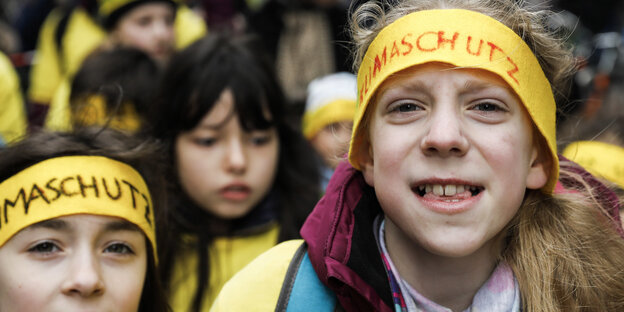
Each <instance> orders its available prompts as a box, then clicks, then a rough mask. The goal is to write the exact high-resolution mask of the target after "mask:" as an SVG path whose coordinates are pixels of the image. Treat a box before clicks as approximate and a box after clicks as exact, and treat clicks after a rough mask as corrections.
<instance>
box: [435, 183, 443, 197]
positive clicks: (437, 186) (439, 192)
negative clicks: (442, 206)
mask: <svg viewBox="0 0 624 312" xmlns="http://www.w3.org/2000/svg"><path fill="white" fill-rule="evenodd" d="M433 194H435V195H438V196H442V195H444V188H443V187H442V185H440V184H434V185H433Z"/></svg>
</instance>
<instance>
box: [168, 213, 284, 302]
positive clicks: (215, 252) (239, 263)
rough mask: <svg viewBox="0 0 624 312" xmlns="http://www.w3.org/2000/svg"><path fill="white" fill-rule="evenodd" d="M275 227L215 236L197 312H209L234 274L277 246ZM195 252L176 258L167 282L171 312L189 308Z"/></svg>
mask: <svg viewBox="0 0 624 312" xmlns="http://www.w3.org/2000/svg"><path fill="white" fill-rule="evenodd" d="M278 234H279V226H278V225H277V224H273V225H271V226H270V228H269V229H267V230H265V231H262V232H260V233H258V234H254V235H249V236H234V237H218V238H216V239H215V241H214V242H213V243H212V244H211V245H210V247H209V250H208V252H209V258H210V259H209V261H210V282H209V286H208V287H207V289H206V291H205V292H204V298H203V302H202V309H201V311H209V309H210V306H211V305H212V303H213V301H214V300H215V298H216V297H217V295H218V294H219V291H220V290H221V288H222V287H223V285H224V284H225V282H227V281H228V280H229V279H230V278H231V277H232V276H233V275H234V274H235V273H237V272H238V271H240V270H241V269H242V268H243V267H244V266H245V265H247V264H248V263H249V262H251V261H252V260H253V259H255V258H256V257H257V256H259V255H260V254H262V253H264V252H265V251H267V250H269V249H270V248H271V247H273V246H275V245H276V244H277V236H278ZM197 261H198V258H197V253H196V252H195V251H193V250H189V251H188V252H187V253H185V254H184V255H182V256H180V257H178V258H177V259H176V263H175V266H174V273H173V278H172V280H171V288H172V292H171V299H170V300H169V304H170V305H171V308H172V309H173V311H174V312H186V311H189V308H190V307H191V306H192V302H193V296H194V295H195V289H196V287H197Z"/></svg>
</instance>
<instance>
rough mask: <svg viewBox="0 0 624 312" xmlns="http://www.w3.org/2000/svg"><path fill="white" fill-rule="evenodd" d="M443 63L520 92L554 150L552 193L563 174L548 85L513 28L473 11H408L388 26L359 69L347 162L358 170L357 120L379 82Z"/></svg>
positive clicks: (548, 187) (549, 187)
mask: <svg viewBox="0 0 624 312" xmlns="http://www.w3.org/2000/svg"><path fill="white" fill-rule="evenodd" d="M429 62H443V63H448V64H452V65H455V66H457V67H467V68H477V69H484V70H487V71H490V72H492V73H494V74H497V75H498V76H500V77H501V78H502V79H503V80H505V81H506V82H507V84H509V86H510V87H511V88H512V89H513V90H514V91H515V92H516V94H517V95H518V97H519V98H520V100H521V101H522V103H523V104H524V106H525V107H526V109H527V111H528V112H529V115H530V116H531V119H532V120H533V122H534V123H535V125H536V126H537V128H538V130H539V132H540V133H541V134H542V135H543V136H544V138H545V140H546V142H547V143H548V147H549V149H550V152H551V158H552V162H553V169H552V172H550V175H549V179H548V182H547V183H546V185H545V186H544V187H543V188H542V191H544V192H546V193H552V190H553V189H554V186H555V184H556V182H557V179H558V176H559V162H558V159H557V148H556V134H555V111H556V105H555V100H554V97H553V93H552V90H551V86H550V83H549V82H548V79H547V78H546V76H545V75H544V72H543V71H542V68H541V67H540V64H539V62H538V61H537V58H536V57H535V55H534V54H533V52H532V51H531V49H530V48H529V47H528V46H527V45H526V43H525V42H524V41H523V40H522V38H520V37H519V36H518V35H517V34H516V33H515V32H514V31H513V30H511V29H510V28H508V27H507V26H505V25H503V24H502V23H500V22H498V21H497V20H495V19H493V18H491V17H489V16H486V15H483V14H481V13H477V12H474V11H469V10H461V9H441V10H426V11H419V12H414V13H411V14H408V15H406V16H404V17H401V18H400V19H398V20H396V21H395V22H393V23H392V24H390V25H388V26H387V27H385V28H384V29H383V30H382V31H381V32H380V33H379V34H378V35H377V37H376V38H375V40H373V42H372V43H371V45H370V46H369V48H368V50H367V51H366V55H365V56H364V59H363V61H362V64H361V66H360V69H359V71H358V79H357V80H358V104H357V105H356V114H355V117H354V124H353V133H352V138H351V146H350V148H349V161H350V162H351V164H352V165H353V166H354V167H355V168H356V169H360V168H359V161H358V159H357V153H353V150H354V146H353V145H354V144H358V142H360V140H359V139H358V140H356V138H359V137H360V136H363V135H364V133H359V131H360V130H361V129H359V124H360V122H361V120H362V117H363V116H364V112H365V111H366V107H367V106H368V104H369V102H370V99H371V97H372V96H373V95H374V94H375V91H376V90H377V88H378V87H379V86H380V85H381V83H382V82H383V81H384V80H386V79H387V78H388V77H390V76H391V75H392V74H394V73H397V72H399V71H401V70H403V69H406V68H409V67H412V66H414V65H419V64H424V63H429Z"/></svg>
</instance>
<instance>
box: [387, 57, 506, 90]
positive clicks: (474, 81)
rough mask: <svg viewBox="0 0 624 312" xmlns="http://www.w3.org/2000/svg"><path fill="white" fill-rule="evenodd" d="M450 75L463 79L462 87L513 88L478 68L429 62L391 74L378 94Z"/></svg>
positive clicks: (430, 83)
mask: <svg viewBox="0 0 624 312" xmlns="http://www.w3.org/2000/svg"><path fill="white" fill-rule="evenodd" d="M434 76H435V77H445V78H447V77H450V78H456V79H458V80H460V79H461V80H463V81H465V83H466V85H465V86H463V87H464V88H470V87H474V88H483V87H487V86H496V87H503V88H505V89H507V90H509V91H510V92H513V93H515V92H514V91H513V89H512V88H511V87H510V86H509V84H507V82H505V80H503V79H502V78H501V77H500V76H498V75H497V74H494V73H492V72H490V71H487V70H485V69H480V68H466V67H457V66H454V65H451V64H447V63H439V62H431V63H426V64H421V65H415V66H412V67H409V68H406V69H404V70H402V71H399V72H397V73H394V74H392V75H391V76H390V77H388V78H387V79H386V80H384V82H383V83H382V84H381V85H380V87H379V89H378V94H381V93H383V92H384V91H385V90H387V89H389V88H393V87H400V86H401V85H402V84H409V83H410V81H412V82H414V81H415V82H416V83H417V84H418V86H419V87H422V88H430V87H433V86H435V85H436V83H435V82H433V81H431V79H430V78H431V77H434Z"/></svg>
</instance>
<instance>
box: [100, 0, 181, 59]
mask: <svg viewBox="0 0 624 312" xmlns="http://www.w3.org/2000/svg"><path fill="white" fill-rule="evenodd" d="M174 21H175V10H174V9H173V8H172V7H171V5H169V4H167V3H160V2H155V3H146V4H142V5H139V6H137V7H136V8H133V9H132V10H130V11H129V12H127V13H126V14H124V15H123V16H122V17H121V18H120V19H119V21H117V24H116V26H115V28H114V29H113V30H112V31H111V33H110V36H111V39H112V40H113V42H116V43H117V44H120V45H122V46H127V47H133V48H137V49H139V50H142V51H143V52H145V53H147V54H148V55H149V56H151V57H152V58H153V59H154V60H156V61H158V62H160V63H164V62H166V61H168V60H169V58H170V57H171V55H172V54H173V52H174V48H175V32H174V29H173V24H174Z"/></svg>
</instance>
